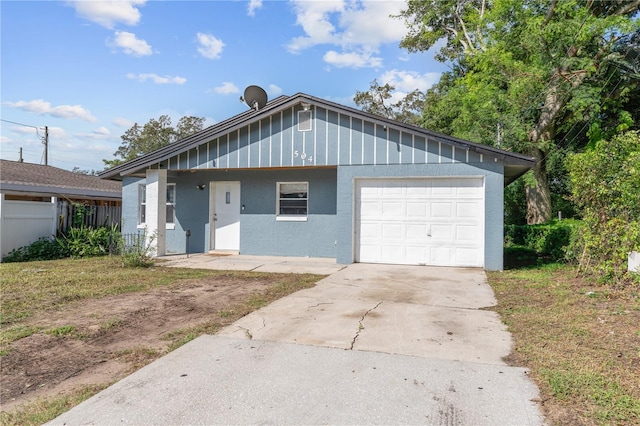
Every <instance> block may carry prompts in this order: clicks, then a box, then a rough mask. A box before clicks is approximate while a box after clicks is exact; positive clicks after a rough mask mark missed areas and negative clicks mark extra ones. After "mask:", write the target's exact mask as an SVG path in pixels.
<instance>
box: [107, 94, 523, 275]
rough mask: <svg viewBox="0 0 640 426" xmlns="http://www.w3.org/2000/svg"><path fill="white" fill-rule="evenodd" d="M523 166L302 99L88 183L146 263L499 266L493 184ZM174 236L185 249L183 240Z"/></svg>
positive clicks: (278, 103) (498, 208) (482, 149)
mask: <svg viewBox="0 0 640 426" xmlns="http://www.w3.org/2000/svg"><path fill="white" fill-rule="evenodd" d="M533 165H534V159H533V158H530V157H527V156H524V155H521V154H516V153H513V152H508V151H504V150H500V149H496V148H493V147H490V146H486V145H480V144H476V143H472V142H469V141H466V140H462V139H457V138H454V137H451V136H447V135H443V134H440V133H436V132H432V131H429V130H425V129H423V128H420V127H415V126H411V125H407V124H404V123H401V122H397V121H394V120H390V119H386V118H383V117H379V116H376V115H373V114H368V113H365V112H362V111H360V110H357V109H354V108H350V107H347V106H344V105H340V104H337V103H334V102H329V101H327V100H324V99H319V98H316V97H313V96H310V95H307V94H304V93H298V94H296V95H293V96H280V97H278V98H276V99H274V100H272V101H270V102H268V103H266V105H264V106H263V107H262V108H259V109H257V108H256V109H254V108H252V109H250V110H248V111H246V112H244V113H241V114H238V115H236V116H234V117H231V118H229V119H228V120H225V121H222V122H220V123H218V124H215V125H213V126H211V127H208V128H206V129H204V130H202V131H200V132H198V133H196V134H193V135H191V136H189V137H187V138H185V139H182V140H180V141H177V142H175V143H172V144H170V145H168V146H166V147H164V148H161V149H159V150H157V151H154V152H152V153H149V154H147V155H144V156H142V157H139V158H137V159H134V160H131V161H128V162H126V163H123V164H121V165H118V166H116V167H114V168H111V169H109V170H107V171H104V172H103V173H101V174H100V177H102V178H106V179H116V180H122V198H123V225H122V226H123V232H124V233H135V232H139V231H140V230H141V229H145V230H146V232H147V235H153V236H154V239H153V243H152V244H153V245H155V249H156V253H157V255H165V254H171V253H184V252H185V251H186V250H187V247H186V244H187V241H188V243H189V247H188V250H189V252H190V253H197V252H204V253H206V252H210V251H230V252H236V253H238V252H239V253H242V254H248V255H276V256H309V257H328V258H335V259H336V261H337V262H338V263H345V264H346V263H353V262H370V263H397V264H416V265H442V266H461V267H482V268H485V269H487V270H499V269H502V266H503V265H502V262H503V259H502V257H503V247H502V241H503V193H504V187H505V186H506V185H508V184H509V183H510V182H512V181H513V180H515V179H516V178H518V177H519V176H521V175H522V174H524V173H525V172H526V171H527V170H529V169H530V168H531V167H532V166H533ZM187 234H189V235H190V236H189V238H188V239H187Z"/></svg>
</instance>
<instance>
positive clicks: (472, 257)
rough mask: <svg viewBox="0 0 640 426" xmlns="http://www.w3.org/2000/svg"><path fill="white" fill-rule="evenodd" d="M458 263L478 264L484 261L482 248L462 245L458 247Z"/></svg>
mask: <svg viewBox="0 0 640 426" xmlns="http://www.w3.org/2000/svg"><path fill="white" fill-rule="evenodd" d="M455 259H456V265H461V266H464V265H476V264H478V263H479V262H481V261H482V259H480V250H478V249H475V248H464V247H460V248H458V249H456V258H455Z"/></svg>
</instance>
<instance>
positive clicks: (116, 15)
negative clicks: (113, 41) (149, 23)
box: [71, 0, 146, 29]
mask: <svg viewBox="0 0 640 426" xmlns="http://www.w3.org/2000/svg"><path fill="white" fill-rule="evenodd" d="M145 3H146V0H101V1H86V0H80V1H74V2H72V3H71V4H72V5H73V7H74V8H75V10H76V12H77V13H78V15H80V16H81V17H83V18H85V19H88V20H89V21H92V22H95V23H97V24H99V25H101V26H103V27H105V28H109V29H112V28H113V27H114V26H115V25H116V24H118V23H122V24H125V25H136V24H137V23H138V22H140V16H141V15H140V11H139V10H138V9H137V7H138V6H143V5H144V4H145Z"/></svg>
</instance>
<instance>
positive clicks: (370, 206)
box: [360, 201, 380, 218]
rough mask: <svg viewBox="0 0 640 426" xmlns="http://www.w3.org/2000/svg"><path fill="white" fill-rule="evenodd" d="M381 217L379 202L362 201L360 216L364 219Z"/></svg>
mask: <svg viewBox="0 0 640 426" xmlns="http://www.w3.org/2000/svg"><path fill="white" fill-rule="evenodd" d="M379 215H380V203H379V202H377V201H362V203H361V204H360V216H361V217H362V218H367V217H373V218H377V217H378V216H379Z"/></svg>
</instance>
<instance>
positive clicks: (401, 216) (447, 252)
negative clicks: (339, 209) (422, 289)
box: [355, 178, 484, 266]
mask: <svg viewBox="0 0 640 426" xmlns="http://www.w3.org/2000/svg"><path fill="white" fill-rule="evenodd" d="M483 182H484V181H483V179H482V178H420V179H418V178H416V179H384V180H383V179H360V180H357V181H356V221H355V222H356V223H355V227H356V228H355V229H356V262H366V263H397V264H408V265H438V266H484V184H483Z"/></svg>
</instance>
